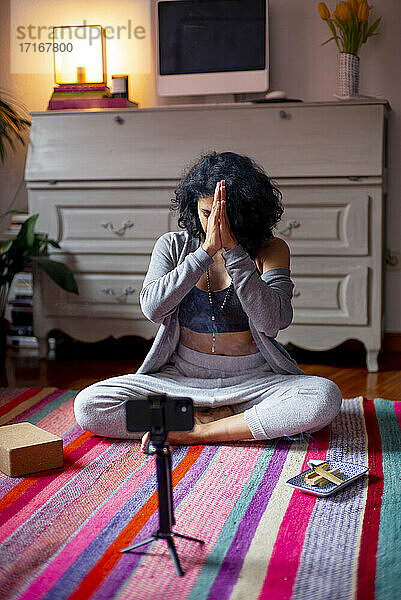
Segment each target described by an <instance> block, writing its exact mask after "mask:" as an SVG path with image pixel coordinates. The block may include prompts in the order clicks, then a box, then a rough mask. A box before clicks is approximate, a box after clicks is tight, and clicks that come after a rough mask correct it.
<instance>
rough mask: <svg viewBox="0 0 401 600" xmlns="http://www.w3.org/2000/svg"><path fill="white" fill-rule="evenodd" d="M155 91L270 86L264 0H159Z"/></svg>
mask: <svg viewBox="0 0 401 600" xmlns="http://www.w3.org/2000/svg"><path fill="white" fill-rule="evenodd" d="M155 10H156V15H155V23H156V40H157V51H156V57H157V58H156V61H157V64H156V73H157V93H158V94H159V96H181V95H198V94H230V93H251V92H263V91H265V92H266V91H267V90H268V89H269V44H268V0H158V1H157V3H156V5H155Z"/></svg>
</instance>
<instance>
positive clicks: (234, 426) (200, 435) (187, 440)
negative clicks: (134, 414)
mask: <svg viewBox="0 0 401 600" xmlns="http://www.w3.org/2000/svg"><path fill="white" fill-rule="evenodd" d="M224 408H225V407H224ZM218 414H220V415H221V418H216V419H211V420H209V421H207V422H202V421H201V420H200V418H199V414H198V411H195V415H194V416H195V427H194V428H193V429H191V431H171V432H170V433H169V434H168V436H167V442H169V443H171V444H184V445H197V444H215V443H219V442H234V441H239V440H253V439H254V438H253V435H252V433H251V431H250V429H249V427H248V425H247V423H246V421H245V418H244V413H239V414H237V415H233V414H231V416H229V417H226V416H223V411H221V412H220V413H217V412H215V413H214V416H215V417H217V415H218ZM212 416H213V415H212ZM149 441H150V434H149V432H147V433H145V435H144V436H143V437H142V443H141V450H142V452H144V450H145V446H146V444H147V443H148V442H149Z"/></svg>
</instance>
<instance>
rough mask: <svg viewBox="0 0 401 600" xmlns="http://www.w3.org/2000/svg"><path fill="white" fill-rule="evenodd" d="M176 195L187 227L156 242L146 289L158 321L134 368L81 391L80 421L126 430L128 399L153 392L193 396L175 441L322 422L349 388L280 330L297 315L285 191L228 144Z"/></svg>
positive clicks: (200, 164) (307, 428)
mask: <svg viewBox="0 0 401 600" xmlns="http://www.w3.org/2000/svg"><path fill="white" fill-rule="evenodd" d="M175 195H176V199H175V200H173V208H178V210H179V213H180V216H179V220H178V224H179V226H180V227H181V228H184V229H185V230H184V231H180V232H167V233H165V234H163V235H162V236H161V237H160V238H159V239H158V240H157V241H156V243H155V245H154V248H153V251H152V255H151V260H150V264H149V268H148V272H147V274H146V277H145V280H144V283H143V287H142V290H141V293H140V305H141V308H142V311H143V313H144V315H145V316H146V317H147V318H149V319H150V320H151V321H152V322H154V323H160V327H159V329H158V331H157V334H156V336H155V339H154V342H153V344H152V347H151V349H150V351H149V353H148V354H147V356H146V358H145V360H144V362H143V363H142V365H141V366H140V368H139V369H138V370H137V372H136V373H129V374H126V375H119V376H116V377H111V378H108V379H105V380H103V381H99V382H97V383H95V384H92V385H90V386H88V387H87V388H85V389H83V390H82V391H80V392H79V393H78V394H77V396H76V398H75V405H74V408H75V415H76V419H77V422H78V423H79V424H80V425H81V427H83V428H84V429H86V430H88V431H91V432H93V433H94V434H96V435H102V436H107V437H117V438H133V439H136V438H142V444H141V448H142V450H144V448H145V445H146V443H147V442H148V441H149V433H146V432H144V433H143V434H142V433H141V434H135V433H132V432H128V431H127V429H126V423H125V405H124V401H125V400H127V399H130V398H139V397H141V398H144V397H146V396H147V395H148V394H155V393H156V394H157V393H166V394H167V395H169V396H187V397H191V398H192V399H193V401H194V405H195V408H196V410H195V427H194V429H193V430H191V431H185V432H170V433H169V435H168V438H167V441H169V442H171V443H175V444H208V443H214V442H225V441H234V440H249V439H251V440H252V439H257V440H263V439H272V438H276V437H281V436H288V435H292V434H298V433H303V432H306V433H307V434H309V433H312V432H314V431H317V430H319V429H321V428H322V427H324V426H325V425H327V424H329V423H330V422H331V421H332V420H333V419H334V417H335V416H336V415H337V413H338V412H339V410H340V407H341V402H342V394H341V391H340V389H339V388H338V386H337V385H336V384H335V383H334V382H332V381H331V380H329V379H326V378H324V377H318V376H312V375H307V374H306V373H305V372H304V371H302V369H300V368H299V367H298V365H297V363H296V362H295V360H294V359H293V358H291V357H290V355H289V354H288V352H287V351H286V350H285V348H283V346H281V345H280V344H279V343H278V342H277V341H276V340H275V337H276V336H277V334H278V332H279V330H280V329H285V328H286V327H288V326H289V325H290V323H291V321H292V318H293V311H292V306H291V298H292V292H293V287H294V284H293V282H292V281H291V278H290V252H289V248H288V245H287V244H286V242H285V241H284V240H282V239H280V238H276V237H274V235H273V233H272V229H273V227H274V226H275V225H276V223H277V222H278V221H279V220H280V218H281V215H282V213H283V207H282V204H281V192H280V191H279V190H278V189H277V187H275V186H274V185H273V184H272V182H271V181H270V179H269V177H268V176H267V175H266V173H265V172H264V171H263V169H262V168H261V167H260V166H259V165H258V164H257V163H256V162H255V161H253V160H251V159H250V158H248V157H246V156H242V155H239V154H235V153H233V152H221V153H217V152H210V153H208V154H204V155H202V156H201V157H200V159H199V160H198V161H197V162H196V163H195V164H194V165H193V166H192V167H191V168H190V169H189V170H188V172H187V173H186V174H184V176H183V177H182V179H181V181H180V183H179V185H178V187H177V189H176V191H175Z"/></svg>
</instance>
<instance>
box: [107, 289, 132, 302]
mask: <svg viewBox="0 0 401 600" xmlns="http://www.w3.org/2000/svg"><path fill="white" fill-rule="evenodd" d="M102 292H103V293H104V294H107V295H108V296H112V297H113V298H114V299H115V300H116V301H117V302H118V301H120V300H125V298H127V296H129V294H133V293H134V292H135V288H133V287H132V285H129V286H128V287H126V288H123V291H122V293H121V294H120V295H119V296H116V293H115V291H114V290H113V288H103V289H102Z"/></svg>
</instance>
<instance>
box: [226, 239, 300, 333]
mask: <svg viewBox="0 0 401 600" xmlns="http://www.w3.org/2000/svg"><path fill="white" fill-rule="evenodd" d="M222 256H223V258H224V261H225V266H226V269H227V272H228V274H229V275H230V277H231V279H232V282H233V286H234V289H235V292H236V294H237V296H238V298H239V300H240V302H241V306H242V308H243V309H244V311H245V312H246V314H247V315H248V317H249V318H250V319H251V320H252V322H253V324H254V325H255V327H256V329H257V330H258V331H261V332H263V333H264V334H266V335H267V336H269V337H273V338H274V337H276V336H277V334H278V332H279V330H280V329H285V328H286V327H288V326H289V325H290V324H291V322H292V319H293V310H292V305H291V299H292V295H293V289H294V283H293V282H292V280H291V278H290V269H289V268H287V267H276V268H274V269H269V270H268V271H265V272H264V273H262V275H260V273H259V271H258V270H257V268H256V264H255V261H254V260H252V258H251V257H250V256H249V254H248V252H247V251H246V250H245V249H244V248H243V247H242V246H241V244H238V245H237V246H235V247H234V248H231V249H230V250H227V251H226V252H223V253H222Z"/></svg>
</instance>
